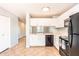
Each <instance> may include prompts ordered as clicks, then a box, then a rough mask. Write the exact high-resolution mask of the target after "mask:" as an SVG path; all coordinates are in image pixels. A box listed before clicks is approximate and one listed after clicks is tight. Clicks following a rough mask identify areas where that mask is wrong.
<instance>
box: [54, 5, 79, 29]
mask: <svg viewBox="0 0 79 59" xmlns="http://www.w3.org/2000/svg"><path fill="white" fill-rule="evenodd" d="M77 12H79V4H76V5H75V6H74V7H72V8H71V9H69V10H68V11H66V12H65V13H63V14H62V15H60V16H59V17H58V18H57V20H56V22H57V24H56V27H57V28H59V27H64V20H66V19H68V18H69V16H70V15H73V14H75V13H77Z"/></svg>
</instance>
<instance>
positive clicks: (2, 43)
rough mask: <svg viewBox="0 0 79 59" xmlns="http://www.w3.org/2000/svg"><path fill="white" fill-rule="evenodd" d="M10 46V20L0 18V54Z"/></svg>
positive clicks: (3, 17)
mask: <svg viewBox="0 0 79 59" xmlns="http://www.w3.org/2000/svg"><path fill="white" fill-rule="evenodd" d="M9 45H10V18H9V17H5V16H0V52H2V51H4V50H5V49H7V48H9Z"/></svg>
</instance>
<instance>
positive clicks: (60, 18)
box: [55, 17, 64, 28]
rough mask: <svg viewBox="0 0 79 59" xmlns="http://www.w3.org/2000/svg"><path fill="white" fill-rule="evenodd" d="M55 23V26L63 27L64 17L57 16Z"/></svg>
mask: <svg viewBox="0 0 79 59" xmlns="http://www.w3.org/2000/svg"><path fill="white" fill-rule="evenodd" d="M55 23H56V24H55V26H56V28H61V27H64V19H62V17H59V18H57V19H56V22H55Z"/></svg>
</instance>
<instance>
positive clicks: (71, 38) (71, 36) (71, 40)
mask: <svg viewBox="0 0 79 59" xmlns="http://www.w3.org/2000/svg"><path fill="white" fill-rule="evenodd" d="M70 25H71V29H70V31H71V35H70V48H71V47H72V42H73V26H72V21H71V20H70Z"/></svg>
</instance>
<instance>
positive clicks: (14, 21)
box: [0, 7, 19, 47]
mask: <svg viewBox="0 0 79 59" xmlns="http://www.w3.org/2000/svg"><path fill="white" fill-rule="evenodd" d="M0 15H3V16H8V17H10V19H11V22H10V24H11V27H10V29H11V31H10V34H11V47H12V46H14V45H16V44H17V43H18V39H19V37H18V35H19V27H18V17H17V16H15V15H14V14H12V13H10V12H9V11H7V10H5V9H3V8H1V7H0Z"/></svg>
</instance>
